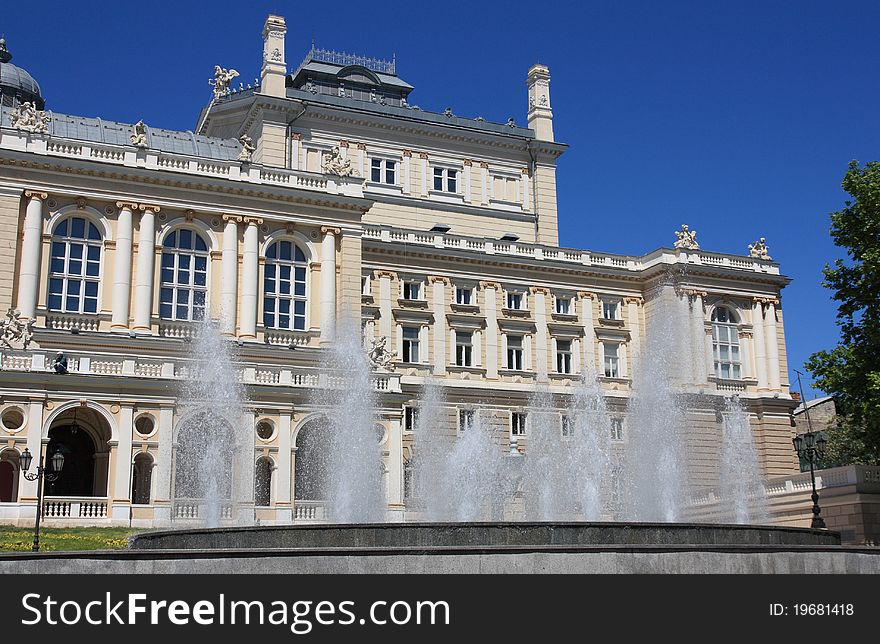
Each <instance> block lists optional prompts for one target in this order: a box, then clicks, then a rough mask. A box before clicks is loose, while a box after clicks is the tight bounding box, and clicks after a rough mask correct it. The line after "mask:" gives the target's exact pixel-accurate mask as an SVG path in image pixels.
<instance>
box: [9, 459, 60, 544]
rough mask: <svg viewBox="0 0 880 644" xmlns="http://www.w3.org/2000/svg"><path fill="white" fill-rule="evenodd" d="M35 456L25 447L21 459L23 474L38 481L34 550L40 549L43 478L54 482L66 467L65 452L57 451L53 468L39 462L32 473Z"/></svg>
mask: <svg viewBox="0 0 880 644" xmlns="http://www.w3.org/2000/svg"><path fill="white" fill-rule="evenodd" d="M33 460H34V457H33V455H32V454H31V452H30V450H29V449H28V448H27V447H25V448H24V452H22V454H21V457H20V458H19V461H20V462H21V469H22V474H23V475H24V477H25V478H26V479H27V480H28V481H36V482H37V520H36V523H35V525H34V547H33V548H32V550H33V551H34V552H39V551H40V516H41V515H42V514H43V479H46V481H48V482H50V483H51V482H52V481H54V480H56V479H57V478H58V477H59V476H61V469H62V468H63V467H64V454H62V453H61V452H60V451H59V452H55V453H54V454H53V455H52V458H51V459H49V460H50V462H51V464H52V469H48V468H46V466H45V465H40V464H37V471H36V472H33V473H31V474H28V470H29V469H30V468H31V463H32V462H33Z"/></svg>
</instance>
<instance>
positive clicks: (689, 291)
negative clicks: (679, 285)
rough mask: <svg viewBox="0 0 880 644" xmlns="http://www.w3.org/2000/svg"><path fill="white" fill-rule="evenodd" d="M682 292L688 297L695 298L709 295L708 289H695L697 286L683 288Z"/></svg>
mask: <svg viewBox="0 0 880 644" xmlns="http://www.w3.org/2000/svg"><path fill="white" fill-rule="evenodd" d="M682 293H684V294H685V295H687V296H688V297H693V298H697V297H702V298H706V297H708V295H709V294H708V293H707V292H706V291H701V290H699V289H695V288H686V289H682Z"/></svg>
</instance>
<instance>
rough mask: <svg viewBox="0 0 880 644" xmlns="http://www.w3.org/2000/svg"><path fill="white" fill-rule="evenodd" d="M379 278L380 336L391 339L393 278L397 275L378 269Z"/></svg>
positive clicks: (377, 275)
mask: <svg viewBox="0 0 880 644" xmlns="http://www.w3.org/2000/svg"><path fill="white" fill-rule="evenodd" d="M376 277H377V278H378V279H379V336H380V337H382V336H384V337H386V338H388V340H389V341H391V339H392V337H391V328H392V325H393V324H394V320H393V319H392V316H391V280H393V279H394V278H395V277H396V275H395V274H394V273H392V272H391V271H376Z"/></svg>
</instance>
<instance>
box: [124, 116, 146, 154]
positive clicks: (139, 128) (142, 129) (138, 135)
mask: <svg viewBox="0 0 880 644" xmlns="http://www.w3.org/2000/svg"><path fill="white" fill-rule="evenodd" d="M128 140H129V141H131V144H132V145H134V146H136V147H139V148H145V147H147V126H146V125H145V124H144V121H143V119H141V120H140V121H138V122H137V123H135V124H134V125H132V126H131V136H130V137H128Z"/></svg>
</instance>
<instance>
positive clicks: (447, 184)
mask: <svg viewBox="0 0 880 644" xmlns="http://www.w3.org/2000/svg"><path fill="white" fill-rule="evenodd" d="M434 190H437V191H438V192H458V170H456V169H455V168H440V167H435V168H434Z"/></svg>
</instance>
